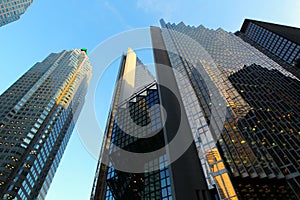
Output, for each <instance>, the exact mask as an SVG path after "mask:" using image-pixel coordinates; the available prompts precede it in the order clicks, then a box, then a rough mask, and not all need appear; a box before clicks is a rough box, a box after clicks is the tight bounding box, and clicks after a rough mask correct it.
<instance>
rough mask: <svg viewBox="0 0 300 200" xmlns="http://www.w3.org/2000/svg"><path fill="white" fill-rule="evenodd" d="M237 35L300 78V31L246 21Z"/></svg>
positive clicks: (293, 28) (266, 23)
mask: <svg viewBox="0 0 300 200" xmlns="http://www.w3.org/2000/svg"><path fill="white" fill-rule="evenodd" d="M236 35H238V36H239V37H241V38H242V39H243V40H244V41H245V42H247V43H249V44H251V45H252V46H254V47H255V48H257V49H258V50H260V51H261V52H263V53H264V54H266V55H267V56H268V57H269V58H271V59H273V60H274V61H275V62H277V63H278V64H280V65H281V66H283V67H284V68H285V69H286V70H288V71H290V72H292V73H293V74H294V75H296V76H297V77H298V78H299V77H300V72H299V71H300V70H299V69H300V68H299V64H300V62H299V61H300V60H299V58H300V29H299V28H295V27H289V26H284V25H279V24H273V23H268V22H261V21H256V20H250V19H245V21H244V23H243V25H242V28H241V30H240V31H238V32H236Z"/></svg>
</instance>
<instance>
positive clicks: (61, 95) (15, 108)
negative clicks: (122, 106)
mask: <svg viewBox="0 0 300 200" xmlns="http://www.w3.org/2000/svg"><path fill="white" fill-rule="evenodd" d="M90 78H91V65H90V63H89V60H88V57H87V55H86V53H85V52H83V51H80V50H71V51H62V52H61V53H52V54H50V55H49V56H48V57H47V58H46V59H45V60H44V61H42V62H39V63H36V64H35V65H34V66H33V67H32V68H31V69H30V70H29V71H28V72H26V73H25V74H24V75H23V76H22V77H21V78H19V79H18V80H17V81H16V82H15V83H14V84H13V85H12V86H11V87H10V88H8V89H7V90H6V91H5V92H4V93H3V94H2V95H1V96H0V157H1V161H0V162H1V165H0V194H1V195H0V196H1V198H3V199H36V198H37V199H44V198H45V196H46V193H47V191H48V189H49V186H50V184H51V181H52V179H53V176H54V174H55V171H56V169H57V166H58V164H59V162H60V159H61V157H62V155H63V153H64V150H65V147H66V145H67V143H68V140H69V138H70V136H71V134H72V131H73V128H74V125H75V123H76V120H77V118H78V115H79V113H80V110H81V108H82V106H83V103H84V98H85V94H86V91H87V87H88V83H89V81H90Z"/></svg>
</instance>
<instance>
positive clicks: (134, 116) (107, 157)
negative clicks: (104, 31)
mask: <svg viewBox="0 0 300 200" xmlns="http://www.w3.org/2000/svg"><path fill="white" fill-rule="evenodd" d="M161 26H162V28H158V27H151V29H150V31H151V38H152V45H153V55H154V61H155V66H156V79H155V81H154V82H153V85H151V84H150V85H149V88H147V87H145V88H144V89H141V90H140V92H135V93H134V94H132V95H131V96H130V98H128V99H127V100H125V101H123V103H124V104H120V103H118V102H119V99H120V97H121V95H120V94H122V93H124V92H122V88H124V87H123V86H122V84H124V83H123V82H124V81H123V82H122V81H119V82H118V84H117V86H116V90H115V94H114V100H113V106H112V109H111V112H110V118H109V121H108V125H107V127H106V132H105V137H104V141H103V147H102V152H101V156H100V160H99V165H98V168H97V173H96V178H95V183H94V188H93V192H92V198H91V199H96V200H97V199H232V200H233V199H299V195H300V194H299V191H300V173H299V172H300V171H299V170H300V164H299V163H300V157H299V156H300V151H299V148H298V147H299V145H300V138H299V133H300V132H299V130H300V124H299V119H300V116H299V113H300V112H299V111H300V105H299V99H300V96H299V95H300V92H299V88H300V82H299V79H298V78H297V77H296V75H294V72H292V71H290V70H288V69H286V66H282V65H280V64H279V63H278V62H277V61H276V62H275V61H274V60H273V59H271V58H269V57H268V56H267V55H265V54H264V53H262V52H261V51H259V50H258V49H257V48H255V47H254V46H251V45H250V44H249V43H247V42H245V41H243V40H242V39H241V38H240V37H238V36H236V35H235V34H233V33H228V32H226V31H224V30H223V29H221V28H219V29H217V30H211V29H207V28H205V27H204V26H202V25H200V26H198V27H194V26H187V25H185V24H184V23H183V22H181V23H179V24H170V23H165V22H164V21H163V20H161ZM127 60H128V59H127V57H126V56H125V57H124V58H123V60H122V63H121V67H120V72H119V79H120V80H124V79H125V77H129V76H127V75H126V73H125V74H124V71H126V67H125V66H126V64H125V63H126V62H127ZM289 66H291V65H289ZM124 68H125V69H124ZM135 74H136V73H135ZM125 82H126V81H125ZM129 85H131V84H129ZM154 91H156V95H157V97H155V98H154V97H150V94H151V92H154ZM156 98H157V99H158V100H156V103H157V104H159V105H161V106H162V107H163V108H164V109H165V110H166V111H165V113H167V114H164V112H163V111H162V110H163V109H160V112H158V111H157V113H159V115H155V114H154V113H152V112H153V110H152V109H151V108H152V107H153V104H152V103H151V100H150V99H156ZM121 105H122V106H121ZM125 105H126V106H125ZM131 106H132V107H131ZM124 109H129V111H128V112H129V113H130V115H127V117H125V116H126V115H124V114H123V113H122V112H125V111H124ZM158 110H159V109H158ZM166 115H167V118H166V119H164V117H165V116H166ZM153 116H157V117H158V120H156V119H154V118H153ZM179 116H180V117H179ZM130 120H132V121H133V122H135V124H140V126H141V127H143V126H147V125H149V124H150V125H151V126H149V128H150V127H156V126H154V124H155V123H156V122H157V121H158V122H160V123H158V124H159V126H158V127H159V130H160V131H159V132H158V133H156V132H155V131H153V130H152V131H150V130H149V131H148V132H147V131H146V130H147V129H136V130H134V129H131V128H127V129H124V127H125V126H124V124H128V122H129V121H130ZM164 120H166V122H165V123H163V122H164ZM143 123H144V124H143ZM162 124H164V125H162ZM124 130H125V131H124ZM126 130H127V131H126ZM159 133H160V134H161V135H160V134H159ZM134 134H135V136H136V137H138V136H141V135H143V134H146V135H147V134H150V135H154V136H156V137H154V136H152V137H151V138H143V139H137V138H135V137H133V138H131V136H132V135H134ZM178 135H183V136H182V137H180V138H181V139H182V142H181V143H177V144H178V148H180V146H181V145H182V144H184V143H188V141H190V140H189V139H191V144H190V145H189V147H188V148H187V150H186V151H184V153H182V155H181V156H180V157H179V158H178V157H176V153H177V152H176V150H174V149H172V147H171V146H172V143H173V142H174V140H176V138H177V136H178ZM123 138H124V139H123ZM125 138H126V139H125ZM135 139H136V140H135ZM167 144H168V145H167ZM164 145H165V146H167V147H166V148H165V154H161V155H160V156H161V157H160V156H158V157H156V158H153V159H152V162H151V159H150V160H149V159H148V161H147V162H149V163H147V162H142V165H143V166H144V169H145V172H144V173H131V172H129V171H130V169H126V170H127V171H126V170H123V171H122V170H120V169H119V170H117V171H116V170H115V168H118V167H119V166H120V165H121V164H123V165H125V166H126V165H128V166H130V167H132V168H134V167H136V166H137V165H140V163H139V162H138V159H136V162H135V160H134V159H132V158H130V156H128V157H126V156H124V155H125V154H122V152H121V149H124V150H126V151H130V152H134V153H147V152H151V151H155V150H157V149H159V148H161V147H162V146H164ZM115 146H118V148H115ZM114 148H115V149H114ZM145 157H147V156H146V155H145ZM174 158H175V159H174ZM107 161H108V162H107ZM150 163H152V164H151V167H152V168H153V167H155V165H158V166H161V168H158V169H156V170H154V171H151V170H149V169H148V168H147V167H149V166H150ZM162 163H164V164H162ZM148 171H150V172H148ZM162 171H165V172H163V173H161V172H162ZM166 174H167V175H168V176H167V177H168V178H167V181H164V180H163V177H165V175H166ZM162 175H163V176H162ZM165 183H168V184H167V185H166V184H165ZM166 188H170V189H167V190H164V189H166ZM166 191H168V192H166Z"/></svg>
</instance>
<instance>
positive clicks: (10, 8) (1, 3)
mask: <svg viewBox="0 0 300 200" xmlns="http://www.w3.org/2000/svg"><path fill="white" fill-rule="evenodd" d="M32 2H33V0H0V27H1V26H4V25H5V24H8V23H11V22H13V21H16V20H18V19H20V16H21V15H22V14H24V13H25V12H26V10H27V8H28V7H29V6H30V5H31V4H32Z"/></svg>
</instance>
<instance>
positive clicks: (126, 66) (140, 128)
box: [91, 29, 208, 200]
mask: <svg viewBox="0 0 300 200" xmlns="http://www.w3.org/2000/svg"><path fill="white" fill-rule="evenodd" d="M153 31H154V32H155V29H153ZM154 36H155V37H156V41H157V42H158V43H160V42H162V38H161V35H157V34H154ZM159 54H160V53H159ZM160 55H161V56H160V60H159V61H157V63H160V64H164V63H165V62H168V57H167V54H166V52H164V53H163V54H160ZM165 64H166V63H165ZM156 68H157V67H156ZM157 69H158V68H157ZM158 70H159V69H158ZM157 75H158V76H157V79H159V80H164V81H162V82H164V86H162V85H160V84H158V82H157V79H155V78H154V77H153V76H152V75H151V74H150V72H149V71H148V70H147V68H146V67H145V66H144V65H143V64H142V63H141V61H140V60H139V59H138V57H137V55H136V54H135V53H134V52H133V51H132V50H131V49H129V51H128V52H127V54H126V55H124V56H123V58H122V61H121V65H120V71H119V76H118V82H117V84H116V89H115V93H114V98H113V103H112V108H111V112H110V116H109V119H108V123H107V127H106V132H105V137H104V141H103V147H102V152H101V158H100V161H99V165H98V168H97V173H96V177H95V182H94V188H93V191H92V196H91V199H97V200H98V199H111V200H112V199H132V200H134V199H164V200H168V199H173V198H174V197H175V196H176V197H178V198H179V197H181V198H182V197H186V198H188V199H195V198H196V197H197V196H199V195H200V196H203V195H205V196H207V195H208V194H207V193H205V192H206V191H207V188H206V185H205V184H203V182H204V178H203V174H202V171H201V167H200V162H199V161H198V160H197V159H195V158H197V157H196V147H195V146H193V145H191V146H190V148H188V150H187V151H186V152H187V153H186V154H184V155H182V156H181V158H180V159H178V160H177V161H175V162H174V163H172V164H171V165H169V164H168V161H169V159H170V156H172V155H167V150H166V149H163V150H162V151H161V152H159V153H154V154H151V152H153V151H156V150H158V149H161V148H163V147H164V146H165V145H166V142H167V141H171V140H172V139H173V137H174V136H175V135H174V134H176V131H177V129H178V131H179V132H181V133H189V127H188V123H187V118H186V117H185V116H186V115H185V113H184V110H182V109H180V106H179V105H180V104H182V102H181V101H180V99H177V98H174V93H170V91H169V90H168V88H166V86H167V85H168V84H169V83H170V85H169V86H170V87H175V88H173V92H174V91H175V93H176V87H177V86H176V84H175V82H174V81H175V79H174V77H173V73H172V71H171V68H170V69H169V70H166V71H164V73H157ZM165 80H168V81H165ZM167 82H169V83H167ZM177 93H178V90H177ZM159 105H161V106H163V107H164V108H165V110H166V112H167V113H168V118H167V120H166V121H165V123H164V117H163V115H162V113H161V109H160V106H159ZM180 114H181V115H183V119H182V120H181V121H182V124H183V126H182V127H180V128H178V124H179V123H180ZM187 136H188V134H187ZM191 136H192V135H191V134H190V137H191ZM121 149H124V150H126V151H130V152H133V153H139V154H142V155H141V157H139V156H136V155H134V156H133V157H131V156H124V152H122V151H121ZM149 152H150V154H148V153H149ZM125 154H126V153H125ZM127 155H128V154H127ZM193 156H194V157H193ZM141 158H142V160H141ZM191 158H193V159H191ZM187 164H189V165H190V167H189V171H186V170H184V169H185V168H186V165H187ZM122 167H123V168H122ZM182 175H184V176H182ZM199 180H203V181H199ZM195 189H197V190H198V191H197V190H196V191H195ZM185 192H186V193H185ZM179 199H180V198H179Z"/></svg>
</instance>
